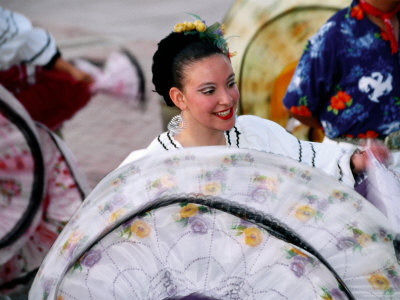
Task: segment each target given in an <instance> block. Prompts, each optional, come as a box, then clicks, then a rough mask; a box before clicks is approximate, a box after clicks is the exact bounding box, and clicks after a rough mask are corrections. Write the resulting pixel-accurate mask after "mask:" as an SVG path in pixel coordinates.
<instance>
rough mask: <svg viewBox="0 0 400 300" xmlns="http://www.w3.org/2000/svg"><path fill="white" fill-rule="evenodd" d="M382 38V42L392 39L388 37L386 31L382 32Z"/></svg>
mask: <svg viewBox="0 0 400 300" xmlns="http://www.w3.org/2000/svg"><path fill="white" fill-rule="evenodd" d="M381 38H382V40H384V41H388V40H389V39H390V38H389V35H388V34H387V32H386V31H384V30H382V31H381Z"/></svg>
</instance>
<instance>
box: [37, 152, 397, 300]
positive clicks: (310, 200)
mask: <svg viewBox="0 0 400 300" xmlns="http://www.w3.org/2000/svg"><path fill="white" fill-rule="evenodd" d="M395 234H396V232H395V230H393V229H392V228H391V226H390V224H389V222H388V220H387V218H386V217H385V216H384V215H383V214H382V213H381V212H380V211H379V210H378V209H376V208H375V207H374V206H373V205H372V204H371V203H369V202H368V201H366V200H365V199H364V198H362V197H361V196H360V195H359V194H358V193H356V192H355V191H354V190H353V189H351V188H349V187H348V186H346V185H344V184H341V183H339V182H338V181H337V180H336V179H335V178H333V177H330V176H328V175H327V174H325V173H323V172H322V171H319V170H317V169H315V168H311V167H309V166H306V165H304V164H300V163H298V162H297V161H295V160H292V159H289V158H285V157H283V156H278V155H274V154H268V153H264V152H259V151H256V150H244V149H234V148H227V147H202V148H184V149H180V150H179V151H165V152H158V153H157V155H151V156H150V155H149V156H144V157H142V158H140V159H137V160H135V161H133V162H131V163H127V164H125V165H124V166H122V167H120V168H118V169H117V170H115V171H114V172H112V173H111V174H109V175H108V176H107V177H105V178H104V179H103V180H102V181H101V182H100V184H99V185H98V186H97V187H96V188H95V189H94V190H93V192H92V193H91V194H90V195H89V196H88V198H86V200H85V202H84V203H83V204H82V206H81V207H80V209H79V210H78V212H77V213H76V214H75V215H74V217H73V218H72V219H71V220H70V222H69V223H68V224H67V226H66V227H65V228H64V230H63V232H62V233H61V234H60V236H59V237H58V239H57V241H56V242H55V244H54V246H53V248H52V249H51V250H50V252H49V254H48V255H47V257H46V259H45V261H44V263H43V264H42V266H41V268H40V270H39V272H38V274H37V276H36V278H35V281H34V283H33V285H32V289H31V291H30V297H31V298H32V299H64V300H66V299H132V298H134V299H165V298H168V297H172V298H173V297H182V296H185V295H190V294H193V293H199V294H202V295H205V296H208V297H214V298H217V299H346V296H347V297H349V298H350V299H351V297H354V298H355V299H387V298H392V299H397V298H399V297H400V266H399V263H398V261H397V259H396V252H395V248H394V246H393V245H394V244H393V240H394V238H395Z"/></svg>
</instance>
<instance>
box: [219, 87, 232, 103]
mask: <svg viewBox="0 0 400 300" xmlns="http://www.w3.org/2000/svg"><path fill="white" fill-rule="evenodd" d="M232 102H233V97H232V95H231V94H230V93H229V91H227V90H224V91H223V93H222V94H221V96H220V100H219V103H220V104H224V105H231V104H232Z"/></svg>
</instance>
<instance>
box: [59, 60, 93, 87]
mask: <svg viewBox="0 0 400 300" xmlns="http://www.w3.org/2000/svg"><path fill="white" fill-rule="evenodd" d="M53 68H54V69H55V70H59V71H63V72H67V73H69V74H70V75H71V76H72V77H73V78H75V80H77V81H82V82H86V83H93V78H92V77H91V76H90V75H89V74H87V73H85V72H83V71H81V70H79V69H78V68H76V67H75V66H74V65H73V64H71V63H69V62H67V61H66V60H64V59H63V58H61V57H59V58H57V60H56V61H55V62H54V66H53Z"/></svg>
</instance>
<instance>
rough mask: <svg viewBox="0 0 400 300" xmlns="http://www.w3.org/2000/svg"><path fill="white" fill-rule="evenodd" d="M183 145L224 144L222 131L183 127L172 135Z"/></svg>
mask: <svg viewBox="0 0 400 300" xmlns="http://www.w3.org/2000/svg"><path fill="white" fill-rule="evenodd" d="M174 138H175V139H176V140H177V141H178V142H179V143H180V144H181V145H182V146H183V147H199V146H220V145H226V139H225V135H224V132H223V131H220V130H201V129H199V128H196V130H191V129H190V127H188V128H185V129H184V130H182V132H180V133H178V134H177V135H176V136H175V137H174Z"/></svg>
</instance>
